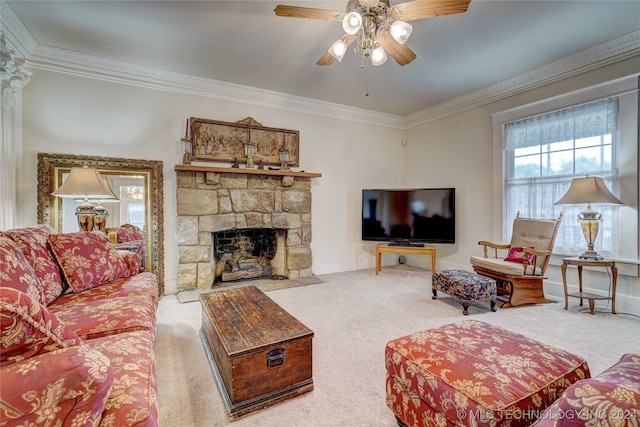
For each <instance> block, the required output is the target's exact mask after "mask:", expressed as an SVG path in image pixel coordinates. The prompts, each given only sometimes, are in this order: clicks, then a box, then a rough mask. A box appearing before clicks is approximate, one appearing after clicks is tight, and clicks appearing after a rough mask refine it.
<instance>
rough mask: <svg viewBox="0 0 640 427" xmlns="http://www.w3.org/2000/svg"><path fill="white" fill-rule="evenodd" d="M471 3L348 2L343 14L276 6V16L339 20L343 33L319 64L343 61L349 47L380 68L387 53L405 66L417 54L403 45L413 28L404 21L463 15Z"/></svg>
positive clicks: (443, 0)
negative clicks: (361, 53)
mask: <svg viewBox="0 0 640 427" xmlns="http://www.w3.org/2000/svg"><path fill="white" fill-rule="evenodd" d="M470 1H471V0H412V1H407V2H404V3H399V4H396V5H394V6H391V5H390V4H389V0H349V1H348V2H347V7H346V10H345V12H340V11H334V10H326V9H316V8H311V7H299V6H285V5H278V6H276V8H275V9H274V12H275V14H276V15H277V16H285V17H292V18H309V19H323V20H329V21H342V28H343V29H344V31H345V34H344V35H343V36H342V37H340V38H339V39H338V40H337V41H336V42H335V43H333V45H331V47H330V48H329V50H328V51H327V53H325V54H324V55H323V56H322V57H321V58H320V59H319V60H318V62H316V64H318V65H330V64H331V63H333V61H334V60H336V59H337V60H338V62H340V61H342V58H343V57H344V54H345V53H346V51H347V49H348V48H349V46H351V44H353V43H354V42H355V41H356V40H357V42H358V43H357V45H356V47H355V51H356V52H357V51H360V50H361V51H362V52H363V55H364V56H365V57H368V58H370V59H371V64H372V65H376V66H378V65H382V64H384V63H385V62H386V61H387V54H389V55H390V56H391V57H392V58H393V59H394V60H395V61H396V62H397V63H398V64H400V65H407V64H409V63H410V62H411V61H413V60H414V59H415V58H416V54H415V53H414V52H413V51H412V50H411V49H409V47H408V46H406V45H405V42H406V41H407V39H408V38H409V35H410V34H411V31H412V30H413V27H412V26H411V24H409V23H408V22H407V21H415V20H418V19H424V18H430V17H433V16H439V15H450V14H454V13H462V12H465V11H466V10H467V8H468V7H469V2H470Z"/></svg>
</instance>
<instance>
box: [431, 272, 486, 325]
mask: <svg viewBox="0 0 640 427" xmlns="http://www.w3.org/2000/svg"><path fill="white" fill-rule="evenodd" d="M431 291H432V292H433V297H432V298H433V299H436V298H437V296H438V291H440V292H444V293H445V294H447V295H451V296H452V297H454V298H455V299H456V301H458V302H459V303H460V304H462V314H464V315H467V314H469V306H470V305H471V304H473V302H474V301H491V311H496V281H495V280H493V279H491V278H489V277H486V276H481V275H479V274H476V273H473V272H471V271H465V270H443V271H438V272H436V273H433V276H432V278H431Z"/></svg>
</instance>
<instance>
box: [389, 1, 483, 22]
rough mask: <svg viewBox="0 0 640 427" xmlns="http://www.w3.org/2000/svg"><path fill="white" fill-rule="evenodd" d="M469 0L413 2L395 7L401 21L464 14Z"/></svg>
mask: <svg viewBox="0 0 640 427" xmlns="http://www.w3.org/2000/svg"><path fill="white" fill-rule="evenodd" d="M470 2H471V0H414V1H408V2H406V3H400V4H397V5H395V8H396V9H397V10H398V11H399V12H400V16H399V17H398V18H399V19H400V20H402V21H415V20H416V19H423V18H431V17H432V16H440V15H451V14H454V13H462V12H466V11H467V9H468V8H469V3H470Z"/></svg>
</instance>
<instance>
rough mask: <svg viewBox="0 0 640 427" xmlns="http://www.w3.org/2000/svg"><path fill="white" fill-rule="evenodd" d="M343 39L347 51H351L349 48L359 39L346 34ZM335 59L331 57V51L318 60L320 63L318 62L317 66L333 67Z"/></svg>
mask: <svg viewBox="0 0 640 427" xmlns="http://www.w3.org/2000/svg"><path fill="white" fill-rule="evenodd" d="M341 38H342V41H343V42H344V44H345V45H346V49H349V46H351V44H352V43H353V42H354V41H356V40H357V39H358V38H357V37H356V36H353V35H348V34H345V35H344V36H342V37H341ZM335 59H336V58H335V57H334V56H333V55H331V54H330V53H329V51H327V52H326V53H325V54H324V55H322V56H321V57H320V59H318V62H316V65H331V64H333V61H335Z"/></svg>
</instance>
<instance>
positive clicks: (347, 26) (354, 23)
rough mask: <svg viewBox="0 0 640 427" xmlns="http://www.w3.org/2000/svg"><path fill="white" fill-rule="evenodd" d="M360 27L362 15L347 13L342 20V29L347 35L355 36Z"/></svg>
mask: <svg viewBox="0 0 640 427" xmlns="http://www.w3.org/2000/svg"><path fill="white" fill-rule="evenodd" d="M361 27H362V15H360V14H359V13H358V12H349V13H347V14H346V15H345V16H344V18H342V29H344V32H345V33H347V34H351V35H353V34H355V33H357V32H358V30H360V28H361Z"/></svg>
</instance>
